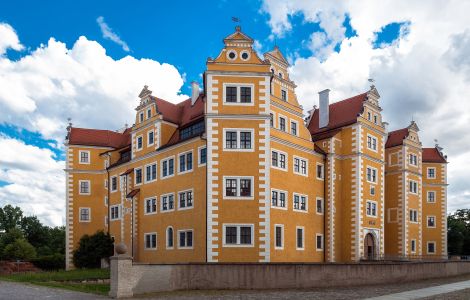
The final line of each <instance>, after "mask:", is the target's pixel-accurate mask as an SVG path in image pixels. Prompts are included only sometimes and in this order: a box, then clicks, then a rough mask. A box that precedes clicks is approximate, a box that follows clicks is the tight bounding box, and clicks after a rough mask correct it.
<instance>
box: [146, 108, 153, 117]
mask: <svg viewBox="0 0 470 300" xmlns="http://www.w3.org/2000/svg"><path fill="white" fill-rule="evenodd" d="M146 117H147V119H150V118H152V109H151V108H147V115H146Z"/></svg>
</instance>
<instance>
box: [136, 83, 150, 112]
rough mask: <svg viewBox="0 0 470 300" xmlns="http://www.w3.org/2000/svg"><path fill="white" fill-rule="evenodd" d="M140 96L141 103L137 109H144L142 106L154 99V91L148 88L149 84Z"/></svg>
mask: <svg viewBox="0 0 470 300" xmlns="http://www.w3.org/2000/svg"><path fill="white" fill-rule="evenodd" d="M139 98H140V103H139V106H137V108H136V109H135V110H140V109H142V107H144V106H146V105H147V104H149V102H150V101H151V100H152V91H151V90H149V89H148V86H147V85H144V88H143V89H142V91H141V92H140V94H139Z"/></svg>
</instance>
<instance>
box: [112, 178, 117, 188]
mask: <svg viewBox="0 0 470 300" xmlns="http://www.w3.org/2000/svg"><path fill="white" fill-rule="evenodd" d="M115 191H117V176H113V177H111V192H115Z"/></svg>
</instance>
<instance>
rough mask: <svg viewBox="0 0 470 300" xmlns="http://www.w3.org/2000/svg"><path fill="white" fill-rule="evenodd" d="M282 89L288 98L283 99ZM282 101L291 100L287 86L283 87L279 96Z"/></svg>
mask: <svg viewBox="0 0 470 300" xmlns="http://www.w3.org/2000/svg"><path fill="white" fill-rule="evenodd" d="M282 91H284V92H285V93H286V99H285V100H284V99H282ZM279 99H281V101H285V102H289V91H288V90H287V89H286V88H283V87H281V97H279Z"/></svg>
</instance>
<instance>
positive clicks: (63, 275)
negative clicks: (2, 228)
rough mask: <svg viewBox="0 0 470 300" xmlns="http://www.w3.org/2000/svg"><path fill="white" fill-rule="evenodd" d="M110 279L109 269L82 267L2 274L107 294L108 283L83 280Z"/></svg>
mask: <svg viewBox="0 0 470 300" xmlns="http://www.w3.org/2000/svg"><path fill="white" fill-rule="evenodd" d="M96 279H109V270H106V269H80V270H72V271H64V270H61V271H52V272H40V273H24V274H12V275H6V276H0V280H6V281H16V282H27V283H31V284H36V285H41V286H48V287H55V288H63V289H67V290H72V291H79V292H85V293H94V294H100V295H107V294H108V292H109V284H107V283H81V281H83V280H96Z"/></svg>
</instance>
